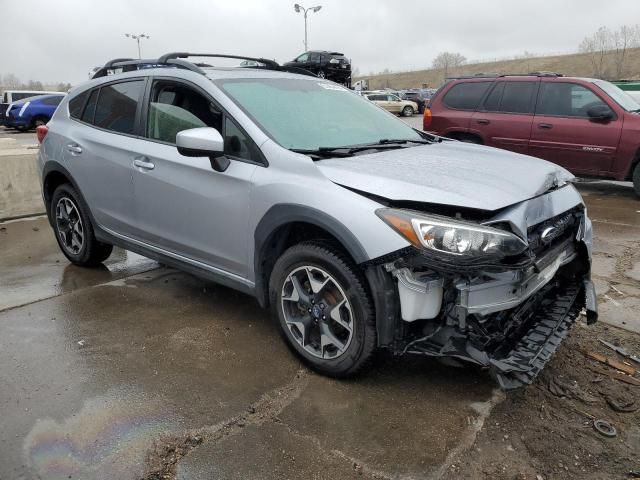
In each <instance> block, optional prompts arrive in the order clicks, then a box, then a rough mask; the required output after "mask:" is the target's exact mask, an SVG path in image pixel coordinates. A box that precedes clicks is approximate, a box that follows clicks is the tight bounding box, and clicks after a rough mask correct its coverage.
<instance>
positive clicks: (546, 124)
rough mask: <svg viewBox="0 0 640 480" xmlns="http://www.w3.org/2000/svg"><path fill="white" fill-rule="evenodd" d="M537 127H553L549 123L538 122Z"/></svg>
mask: <svg viewBox="0 0 640 480" xmlns="http://www.w3.org/2000/svg"><path fill="white" fill-rule="evenodd" d="M538 128H545V129H547V130H549V129H551V128H553V125H551V124H550V123H539V124H538Z"/></svg>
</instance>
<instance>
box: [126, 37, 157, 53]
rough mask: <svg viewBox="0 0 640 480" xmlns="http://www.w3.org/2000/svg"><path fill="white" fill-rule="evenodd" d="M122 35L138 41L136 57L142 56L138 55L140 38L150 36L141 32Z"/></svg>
mask: <svg viewBox="0 0 640 480" xmlns="http://www.w3.org/2000/svg"><path fill="white" fill-rule="evenodd" d="M124 36H125V37H127V38H133V39H134V40H135V41H136V42H138V58H142V55H140V39H141V38H151V37H150V36H149V35H145V34H144V33H141V34H140V35H134V34H133V33H125V34H124Z"/></svg>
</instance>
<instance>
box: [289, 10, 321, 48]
mask: <svg viewBox="0 0 640 480" xmlns="http://www.w3.org/2000/svg"><path fill="white" fill-rule="evenodd" d="M321 8H322V5H318V6H316V7H309V8H304V7H303V6H302V5H300V4H299V3H296V4H295V5H294V6H293V9H294V10H295V11H296V12H297V13H300V12H303V13H304V51H305V52H308V51H309V47H308V46H307V13H309V12H319V11H320V9H321Z"/></svg>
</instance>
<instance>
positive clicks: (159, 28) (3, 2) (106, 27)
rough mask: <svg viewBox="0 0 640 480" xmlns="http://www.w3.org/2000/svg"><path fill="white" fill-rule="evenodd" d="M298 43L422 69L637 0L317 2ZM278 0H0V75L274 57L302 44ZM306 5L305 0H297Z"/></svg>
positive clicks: (558, 31)
mask: <svg viewBox="0 0 640 480" xmlns="http://www.w3.org/2000/svg"><path fill="white" fill-rule="evenodd" d="M318 1H319V2H320V3H319V4H320V5H322V7H323V8H322V10H321V11H320V12H318V13H312V14H309V48H310V49H320V50H338V51H341V52H344V53H345V54H346V55H347V56H348V57H350V58H351V59H352V61H353V64H354V68H356V67H357V68H358V69H359V71H360V72H361V73H364V74H366V73H369V72H377V71H381V70H383V69H385V68H390V69H392V70H406V69H418V68H426V67H428V66H430V64H431V61H432V60H433V58H434V57H435V55H437V53H438V52H440V51H443V50H449V51H456V52H460V53H462V54H463V55H465V56H466V57H467V58H469V59H480V58H495V57H504V56H510V55H515V54H520V53H522V52H524V51H525V50H528V51H530V52H534V53H547V52H563V51H571V50H575V49H576V48H577V46H578V44H579V42H580V41H581V40H582V38H583V37H584V36H585V35H586V34H589V33H591V32H593V31H595V30H596V29H597V28H598V27H599V26H601V25H606V26H609V27H611V28H613V27H617V26H619V25H623V24H632V23H639V22H640V1H638V0H536V1H527V0H485V1H479V0H446V1H445V0H439V1H430V0H318ZM294 3H295V2H294V1H289V0H224V1H223V0H44V1H43V0H0V6H1V8H0V25H1V28H0V45H1V47H0V52H2V54H1V55H0V58H1V62H0V75H2V74H6V73H10V72H11V73H14V74H16V75H17V76H18V77H19V78H20V79H22V80H29V79H33V80H41V81H44V82H54V81H55V82H58V81H64V82H70V83H73V84H76V83H78V82H81V81H83V80H85V79H86V78H87V74H88V72H89V70H90V69H91V68H92V67H94V66H97V65H100V64H102V63H104V62H105V61H106V60H109V59H111V58H116V57H131V56H137V47H136V44H135V41H133V40H131V39H129V38H126V37H125V36H124V34H125V33H146V34H148V35H150V37H151V38H150V39H149V40H143V43H142V54H143V57H151V56H158V55H160V54H162V53H166V52H169V51H177V50H187V51H207V52H224V53H233V54H243V55H248V56H262V57H267V58H275V59H276V60H278V61H280V62H283V61H286V60H290V59H292V58H294V57H295V56H296V55H298V54H299V53H301V52H302V51H303V50H304V49H303V38H304V22H303V18H302V15H301V14H299V13H295V12H294V9H293V4H294ZM312 5H318V3H315V4H310V3H307V4H305V6H312Z"/></svg>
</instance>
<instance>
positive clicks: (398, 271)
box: [367, 185, 597, 389]
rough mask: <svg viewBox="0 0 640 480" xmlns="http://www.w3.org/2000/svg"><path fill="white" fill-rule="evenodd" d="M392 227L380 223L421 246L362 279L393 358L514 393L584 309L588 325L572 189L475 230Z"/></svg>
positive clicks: (584, 227)
mask: <svg viewBox="0 0 640 480" xmlns="http://www.w3.org/2000/svg"><path fill="white" fill-rule="evenodd" d="M395 211H397V210H395ZM395 211H394V212H395ZM414 213H415V212H414ZM392 214H393V215H395V217H398V218H401V216H400V217H399V216H398V215H397V214H395V213H393V212H392ZM392 214H387V213H385V212H383V215H387V217H391V216H392ZM421 215H422V216H421ZM395 217H393V218H392V219H391V220H387V218H384V216H383V217H382V218H383V219H385V221H387V223H389V224H391V223H392V222H395V225H394V228H395V229H396V230H397V231H399V230H400V229H403V228H404V229H405V231H404V233H403V235H404V236H405V237H406V236H407V235H411V230H413V231H414V232H416V233H417V235H418V238H417V240H418V241H419V242H420V243H416V244H414V245H413V246H412V247H408V248H406V249H404V250H402V251H399V252H396V253H395V254H394V255H389V256H387V257H386V258H381V259H377V261H376V262H374V264H371V265H370V266H369V268H368V272H367V275H368V277H369V280H370V282H378V283H380V282H386V287H387V290H386V291H387V293H386V294H385V295H384V296H386V298H383V295H378V297H377V298H376V299H375V300H376V308H377V309H380V311H378V312H377V314H378V324H379V332H378V333H379V337H380V342H381V344H385V343H386V345H385V346H387V347H389V348H391V349H392V350H393V351H394V352H395V353H396V354H403V353H413V354H421V355H430V356H436V357H453V358H457V359H461V360H465V361H469V362H472V363H475V364H477V365H480V366H482V367H486V368H488V369H489V370H490V372H491V374H492V375H493V376H494V377H495V378H496V379H497V381H498V382H499V384H500V386H501V387H502V388H504V389H513V388H517V387H520V386H522V385H525V384H529V383H531V382H532V381H533V379H534V378H535V377H536V376H537V374H538V373H539V372H540V371H541V370H542V368H544V366H545V364H546V363H547V362H548V361H549V359H550V358H551V356H552V355H553V353H554V352H555V350H556V349H557V347H558V346H559V344H560V342H561V341H562V340H563V338H564V337H565V336H566V335H567V333H568V331H569V329H570V328H571V326H572V325H573V323H574V321H575V320H576V318H577V317H578V315H579V314H580V312H581V311H583V309H584V310H586V315H587V322H588V323H593V322H595V321H596V318H597V308H596V300H595V291H594V287H593V284H592V283H591V281H590V266H591V258H590V256H591V253H590V252H591V241H592V239H591V238H592V237H591V222H590V221H589V219H588V218H587V216H586V211H585V208H584V205H583V204H582V202H581V199H580V196H579V194H578V193H577V191H575V189H574V188H573V186H571V185H568V186H566V187H564V188H562V189H559V190H556V191H553V192H550V193H548V194H546V195H543V196H540V197H536V198H534V199H532V200H529V201H527V202H523V203H522V204H519V205H517V206H515V207H511V208H509V209H506V210H505V211H503V212H501V213H500V214H498V215H493V216H492V217H491V218H489V219H487V220H485V221H482V222H481V223H477V222H476V223H474V222H465V220H463V219H461V218H456V219H455V220H454V219H449V220H450V221H449V222H447V221H446V220H443V221H439V220H438V218H439V217H434V216H433V215H424V213H422V214H418V215H413V216H412V213H409V214H408V215H407V222H406V224H403V222H402V219H400V220H396V219H395ZM409 217H411V218H410V219H409ZM458 217H460V215H459V216H458ZM416 218H417V219H418V221H416ZM423 218H426V220H422V219H423ZM434 218H435V220H434ZM425 225H426V226H425ZM440 225H443V226H442V229H441V230H438V228H440ZM457 225H462V229H461V230H460V231H459V232H456V231H453V233H451V231H452V229H454V230H455V228H457V227H456V226H457ZM469 225H476V228H473V227H469ZM483 227H487V228H484V229H483ZM496 230H499V231H504V232H505V233H504V235H501V234H500V233H496ZM514 237H515V238H514ZM518 241H521V242H522V245H519V244H518ZM474 242H475V243H474ZM474 245H475V247H474V248H475V249H476V250H477V251H472V247H473V246H474ZM460 251H462V252H463V253H459V252H460ZM465 252H470V253H469V254H465ZM379 286H382V285H379ZM389 288H391V289H393V292H394V295H395V292H396V291H397V295H395V296H393V297H392V296H391V295H389V293H388V292H389V290H388V289H389ZM375 290H377V289H375ZM383 305H384V306H383ZM392 318H393V319H394V320H392Z"/></svg>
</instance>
